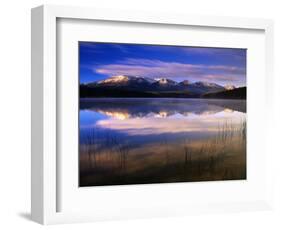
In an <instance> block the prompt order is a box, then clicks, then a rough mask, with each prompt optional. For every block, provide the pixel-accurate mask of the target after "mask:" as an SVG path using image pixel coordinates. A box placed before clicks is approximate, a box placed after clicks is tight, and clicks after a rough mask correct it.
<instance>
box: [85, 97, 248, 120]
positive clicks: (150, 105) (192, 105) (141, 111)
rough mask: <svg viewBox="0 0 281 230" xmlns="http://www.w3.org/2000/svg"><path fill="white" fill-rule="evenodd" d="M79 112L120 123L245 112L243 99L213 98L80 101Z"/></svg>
mask: <svg viewBox="0 0 281 230" xmlns="http://www.w3.org/2000/svg"><path fill="white" fill-rule="evenodd" d="M80 109H81V110H92V111H96V112H99V113H102V114H105V115H107V116H109V117H115V118H118V119H121V120H124V119H127V118H132V117H169V116H172V115H175V114H181V115H183V116H188V115H190V114H196V115H204V114H215V113H219V112H221V111H227V112H232V111H239V112H243V113H245V112H246V101H245V100H216V99H210V100H208V99H166V98H165V99H151V98H149V99H135V98H134V99H128V98H126V99H124V98H120V99H112V98H108V99H106V98H102V99H82V100H80Z"/></svg>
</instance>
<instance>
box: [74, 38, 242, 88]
mask: <svg viewBox="0 0 281 230" xmlns="http://www.w3.org/2000/svg"><path fill="white" fill-rule="evenodd" d="M79 57H80V58H79V72H80V83H88V82H95V81H100V80H103V79H106V78H108V77H111V76H114V75H135V76H143V77H150V78H159V77H165V78H169V79H172V80H174V81H177V82H180V81H183V80H189V81H190V82H195V81H207V82H214V83H217V84H221V85H235V86H245V85H246V49H231V48H207V47H187V46H184V47H183V46H162V45H161V46H160V45H141V44H119V43H118V44H117V43H98V42H79Z"/></svg>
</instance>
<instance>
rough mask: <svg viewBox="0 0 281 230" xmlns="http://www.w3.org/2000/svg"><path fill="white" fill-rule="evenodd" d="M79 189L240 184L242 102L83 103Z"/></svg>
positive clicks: (243, 172)
mask: <svg viewBox="0 0 281 230" xmlns="http://www.w3.org/2000/svg"><path fill="white" fill-rule="evenodd" d="M79 136H80V153H79V154H80V155H79V158H80V185H81V186H94V185H117V184H138V183H162V182H184V181H202V180H224V179H245V178H246V101H245V100H216V99H165V98H163V99H162V98H161V99H159V98H153V99H152V98H147V99H131V98H127V99H124V98H123V99H121V98H120V99H119V98H118V99H116V98H100V99H81V100H80V135H79Z"/></svg>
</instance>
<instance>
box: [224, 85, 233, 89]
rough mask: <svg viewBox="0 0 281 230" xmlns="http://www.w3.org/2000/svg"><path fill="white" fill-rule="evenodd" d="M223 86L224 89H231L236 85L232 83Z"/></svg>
mask: <svg viewBox="0 0 281 230" xmlns="http://www.w3.org/2000/svg"><path fill="white" fill-rule="evenodd" d="M224 88H225V89H226V90H232V89H235V88H236V87H235V86H234V85H226V86H224Z"/></svg>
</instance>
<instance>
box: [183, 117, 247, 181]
mask: <svg viewBox="0 0 281 230" xmlns="http://www.w3.org/2000/svg"><path fill="white" fill-rule="evenodd" d="M235 145H236V146H235ZM237 145H240V146H237ZM245 147H246V121H245V120H243V121H241V123H240V124H238V125H234V124H233V123H232V122H229V121H226V122H224V123H222V124H219V125H218V128H217V131H216V133H215V135H214V136H213V137H211V138H208V139H207V140H205V141H203V143H201V144H199V145H194V144H193V143H192V142H190V141H188V140H184V141H183V157H184V177H185V178H186V179H187V180H192V181H193V180H200V179H203V180H214V179H235V178H244V177H245V171H246V169H243V170H241V168H239V169H236V168H235V167H233V166H231V164H229V161H230V159H232V158H231V157H232V155H233V154H234V152H235V151H242V154H243V153H244V152H245V153H246V148H245ZM235 148H236V149H237V148H238V149H239V150H234V149H235ZM245 167H246V166H245ZM239 170H240V171H239Z"/></svg>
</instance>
